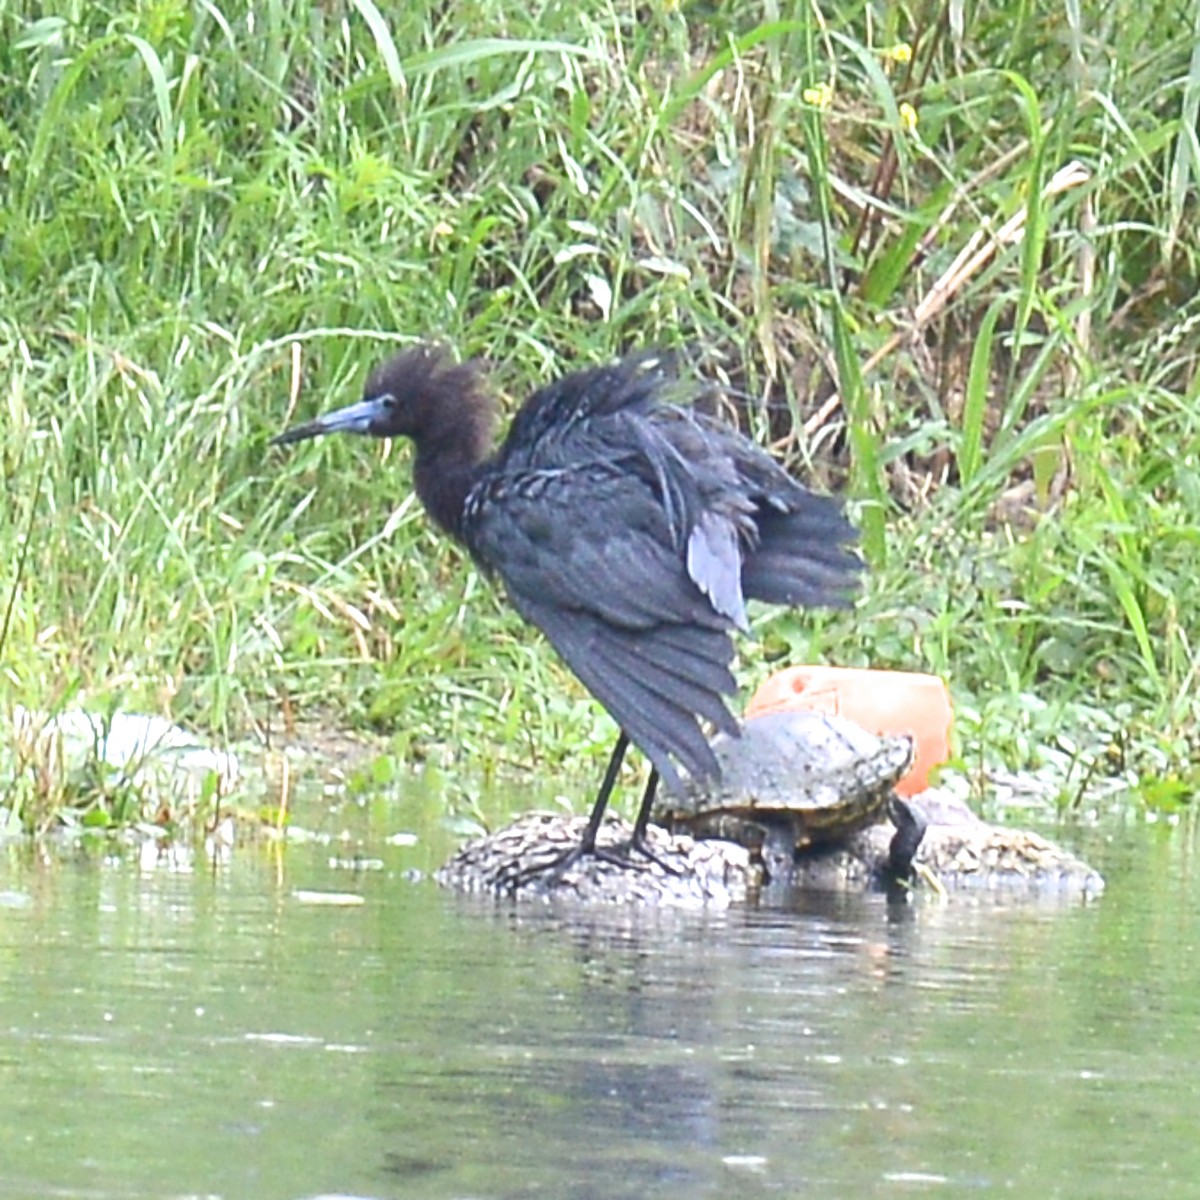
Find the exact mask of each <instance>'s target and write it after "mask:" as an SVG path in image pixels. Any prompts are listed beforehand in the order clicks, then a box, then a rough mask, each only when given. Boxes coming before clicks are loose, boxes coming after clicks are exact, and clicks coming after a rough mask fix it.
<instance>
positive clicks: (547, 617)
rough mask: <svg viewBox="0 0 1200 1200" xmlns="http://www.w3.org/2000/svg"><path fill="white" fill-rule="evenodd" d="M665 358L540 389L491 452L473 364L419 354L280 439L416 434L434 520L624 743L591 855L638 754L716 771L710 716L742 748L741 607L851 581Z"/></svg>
mask: <svg viewBox="0 0 1200 1200" xmlns="http://www.w3.org/2000/svg"><path fill="white" fill-rule="evenodd" d="M677 390H678V385H677V384H676V382H675V381H674V379H673V378H672V375H671V373H670V371H669V369H668V368H667V367H666V366H665V365H664V363H663V362H662V361H661V360H660V359H657V358H653V357H651V356H648V355H642V356H635V357H632V358H627V359H625V360H623V361H620V362H616V363H614V364H612V365H609V366H603V367H594V368H590V369H587V370H582V371H576V372H574V373H573V374H570V375H567V376H564V377H563V378H561V379H558V380H556V381H555V382H553V383H550V384H547V385H546V386H545V387H543V388H541V389H540V390H538V391H537V392H535V393H534V394H533V395H532V396H531V397H530V398H529V399H528V400H527V401H526V402H525V403H524V405H522V407H521V409H520V411H519V412H518V413H517V415H516V417H515V418H514V420H513V422H512V425H511V427H510V428H509V431H508V435H507V437H506V438H505V439H504V441H503V442H502V443H501V444H500V445H499V447H498V448H496V449H494V450H493V448H492V446H493V443H492V430H493V424H494V416H495V405H494V402H493V400H492V399H491V397H490V395H489V394H488V392H487V390H486V389H485V387H484V382H483V379H482V375H481V369H480V367H479V365H478V364H477V363H474V362H467V363H462V364H455V363H453V362H451V361H450V360H449V359H448V358H447V357H446V356H445V354H444V352H443V351H441V350H440V349H438V348H435V347H431V346H425V345H422V346H417V347H414V348H413V349H410V350H406V351H404V352H403V353H401V354H398V355H396V356H395V357H394V358H392V359H389V360H388V361H387V362H385V363H383V364H382V365H381V366H379V367H377V368H376V369H375V370H374V371H373V372H372V373H371V375H370V376H369V378H368V379H367V383H366V388H365V390H364V397H363V399H362V400H361V401H359V402H358V403H357V404H352V405H350V406H349V407H347V408H343V409H340V410H338V411H337V412H332V413H329V414H327V415H326V416H323V417H319V418H317V420H315V421H311V422H309V423H308V424H305V425H299V426H296V427H295V428H292V429H289V430H287V431H286V432H284V433H281V434H279V436H278V437H276V438H275V439H274V442H275V443H276V444H282V443H287V442H295V441H299V440H301V439H302V438H310V437H316V436H318V435H320V434H325V433H336V432H345V433H360V434H369V435H371V436H373V437H383V438H387V437H407V438H410V439H411V440H412V442H413V445H414V447H415V450H416V459H415V463H414V466H413V481H414V484H415V486H416V491H417V495H418V496H419V497H420V499H421V502H422V503H423V504H424V506H425V509H426V511H427V512H428V513H429V515H430V516H431V517H432V518H433V520H434V521H435V522H436V523H437V524H438V525H440V526H441V527H442V529H444V530H445V531H446V532H447V533H449V534H450V535H451V536H452V537H454V538H455V539H456V540H458V541H459V542H461V543H462V545H463V546H465V547H466V549H467V550H468V551H469V552H470V554H471V557H472V558H473V559H474V560H475V562H476V563H478V564H479V566H480V567H481V568H482V569H483V570H484V571H485V572H486V573H487V574H489V575H491V576H498V577H499V578H500V579H501V580H503V582H504V586H505V589H506V590H507V592H508V595H509V597H510V599H511V600H512V603H513V604H514V605H515V606H516V609H517V611H518V612H519V613H520V614H521V616H522V617H524V618H525V620H527V621H528V622H530V624H532V625H536V626H537V627H538V628H539V629H540V630H541V631H542V632H543V633H544V634H545V635H546V637H547V638H549V640H550V643H551V644H552V645H553V646H554V648H555V649H556V650H557V651H558V653H559V654H560V655H561V656H562V657H563V659H564V660H565V662H566V663H567V665H568V666H569V667H570V668H571V670H572V671H574V672H575V674H576V675H577V676H578V677H579V679H580V680H581V681H582V682H583V684H584V686H585V687H587V689H588V690H589V691H590V692H591V693H592V695H593V696H595V697H596V699H597V700H599V701H600V703H601V704H602V705H604V707H605V708H606V709H607V710H608V711H609V713H610V714H611V715H612V717H613V719H614V720H615V721H616V722H617V724H618V725H619V726H620V729H621V735H620V737H619V739H618V741H617V745H616V747H615V748H614V750H613V755H612V759H611V760H610V762H609V765H608V769H607V771H606V773H605V777H604V782H603V783H602V785H601V788H600V792H599V795H598V796H597V798H596V802H595V805H594V807H593V810H592V817H591V821H590V822H589V825H588V830H587V833H586V835H585V837H584V841H583V844H582V846H581V848H580V849H581V851H582V852H585V853H588V852H595V850H596V845H595V839H596V832H597V830H598V829H599V826H600V820H601V818H602V816H603V813H604V809H605V806H606V804H607V802H608V798H609V794H610V793H611V791H612V787H613V784H614V782H615V779H616V776H617V771H618V769H619V767H620V764H621V760H622V758H623V757H624V753H625V750H626V747H627V744H628V742H630V741H632V742H633V743H634V745H636V746H638V747H639V748H640V749H641V750H642V751H643V752H644V753H645V755H646V756H647V758H649V759H650V762H651V764H652V766H653V768H654V770H653V771H652V772H651V776H650V782H649V784H648V786H647V788H646V794H645V796H644V797H643V799H642V806H641V809H640V810H639V813H638V820H637V823H636V825H635V834H634V844H635V845H640V844H641V836H642V834H643V833H644V831H645V827H646V822H647V821H648V819H649V816H650V809H651V806H652V804H653V799H654V791H655V787H656V784H657V778H658V776H659V775H661V776H662V778H663V779H664V780H665V781H666V783H667V784H668V786H671V787H677V786H678V784H679V777H678V773H677V768H678V767H680V766H681V767H682V768H683V769H684V770H685V771H686V772H687V774H688V775H689V776H691V777H693V778H704V777H708V776H712V775H714V774H715V773H716V772H717V763H716V760H715V758H714V757H713V753H712V750H711V749H710V748H709V744H708V739H707V738H706V736H705V734H704V731H703V728H702V726H701V722H702V721H710V722H712V724H713V725H715V726H716V727H717V728H718V729H722V730H725V731H726V732H728V733H731V734H736V733H737V731H738V724H737V721H736V720H735V719H734V717H733V716H732V714H731V713H730V712H729V709H728V708H727V707H726V706H725V702H724V700H723V699H722V697H723V696H724V695H727V694H728V693H730V692H732V691H733V690H734V688H735V683H734V678H733V675H732V673H731V672H730V670H729V663H730V661H731V660H732V658H733V642H732V639H731V636H730V635H731V633H732V631H733V630H734V629H745V628H746V627H747V623H746V608H745V601H746V600H747V599H756V600H766V601H770V602H772V603H775V604H785V605H791V606H810V605H840V604H845V603H846V602H847V601H848V599H849V597H850V596H851V594H852V592H853V589H854V587H855V585H856V582H857V574H858V570H859V566H860V563H859V560H858V558H857V556H856V555H855V554H854V552H853V549H852V547H853V543H854V540H855V534H854V529H853V528H852V526H851V525H850V524H849V522H848V521H847V520H846V518H845V517H844V516H843V515H842V511H841V507H840V505H839V504H838V503H837V502H836V501H835V500H833V499H831V498H829V497H827V496H819V495H816V494H815V493H813V492H810V491H809V490H808V489H807V488H804V487H802V486H801V485H800V484H799V483H797V482H796V481H795V480H794V479H792V478H791V476H789V475H788V474H787V473H786V472H785V471H784V470H783V469H782V467H780V466H779V465H778V464H777V463H776V462H775V461H774V460H773V459H772V458H771V457H770V456H769V455H768V454H766V453H765V452H764V451H763V450H761V449H760V448H759V447H758V446H757V445H755V444H754V443H753V442H751V441H749V440H748V439H747V438H745V437H743V436H742V435H741V434H740V433H738V432H737V431H736V430H734V429H731V428H729V427H728V426H726V425H724V424H722V423H720V422H718V421H716V420H714V419H712V418H710V417H707V416H703V415H701V414H699V413H697V412H694V411H692V410H690V409H687V408H682V407H679V406H677V405H675V404H672V403H669V402H668V398H667V397H668V394H669V393H671V392H672V391H677Z"/></svg>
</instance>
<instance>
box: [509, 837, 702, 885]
mask: <svg viewBox="0 0 1200 1200" xmlns="http://www.w3.org/2000/svg"><path fill="white" fill-rule="evenodd" d="M635 853H636V854H640V855H641V856H642V857H643V858H645V859H646V860H648V862H649V863H652V864H653V865H654V866H656V867H658V869H659V870H660V871H663V872H665V873H666V874H668V875H682V874H683V873H684V872H682V871H681V870H680V869H679V868H678V867H675V866H672V865H671V864H670V863H669V862H667V861H665V860H664V859H663V858H661V857H659V855H658V854H656V853H655V852H654V851H653V850H652V849H651V848H650V845H649V843H648V842H647V840H646V838H645V837H644V836H635V837H632V838H630V839H629V841H627V842H621V843H618V844H617V845H614V846H597V845H586V844H581V845H578V846H572V847H571V849H570V850H567V851H565V852H564V853H563V854H560V855H559V856H558V857H557V858H552V859H551V860H550V861H549V862H545V863H538V864H537V865H536V866H527V867H520V868H517V869H515V870H512V871H509V872H506V873H502V874H500V875H498V876H497V878H496V884H495V887H496V891H497V892H499V893H501V894H503V895H506V896H515V895H516V894H517V892H519V891H520V890H521V889H522V888H523V887H525V886H526V884H529V883H531V882H533V880H535V879H541V880H542V881H543V886H544V887H545V888H546V890H550V889H552V888H553V887H554V885H555V884H556V883H558V882H559V881H560V880H561V879H562V878H563V876H565V875H566V873H567V872H568V871H569V870H570V869H571V868H572V867H573V866H575V865H576V864H577V863H579V862H581V861H582V860H583V859H585V858H595V859H598V860H599V861H600V862H605V863H609V864H610V865H612V866H614V867H618V868H620V869H621V870H623V871H639V870H645V864H643V863H640V862H638V861H637V860H635V859H634V857H633V855H634V854H635Z"/></svg>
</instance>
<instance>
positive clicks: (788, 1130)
mask: <svg viewBox="0 0 1200 1200" xmlns="http://www.w3.org/2000/svg"><path fill="white" fill-rule="evenodd" d="M1191 845H1192V842H1191V839H1190V836H1189V834H1188V833H1187V831H1177V832H1176V833H1175V834H1174V835H1165V834H1160V833H1157V832H1150V833H1147V832H1146V831H1144V830H1137V831H1134V832H1133V833H1131V834H1129V835H1126V836H1124V837H1123V839H1122V840H1121V841H1119V842H1117V843H1116V844H1115V845H1114V846H1110V847H1108V848H1107V850H1106V849H1105V847H1103V846H1100V847H1093V848H1092V851H1093V853H1094V854H1095V856H1096V857H1097V858H1098V859H1100V860H1102V864H1103V865H1104V866H1106V867H1107V869H1108V871H1109V874H1110V886H1109V889H1108V892H1107V893H1106V895H1105V896H1104V898H1103V900H1102V901H1101V902H1100V903H1099V904H1096V905H1093V906H1089V907H1083V906H1071V907H1066V908H1056V907H1051V906H1042V907H1038V906H1021V905H1016V904H1011V903H1009V904H1004V903H995V902H992V901H988V900H986V899H981V898H978V897H974V898H972V899H970V900H969V901H968V900H962V901H960V902H952V903H950V904H947V905H939V904H936V903H918V904H915V905H912V906H910V907H899V908H897V907H889V906H888V905H887V904H885V903H884V902H883V900H882V899H881V898H879V897H861V896H860V897H836V898H829V897H827V898H810V899H808V900H806V901H805V902H803V903H802V904H800V905H798V906H797V907H796V909H795V910H794V911H790V912H783V911H767V910H762V911H754V910H743V911H737V910H734V911H730V912H725V913H721V914H715V915H711V916H706V915H703V914H700V915H698V914H689V913H678V912H650V913H634V912H624V911H617V912H612V911H603V912H578V911H575V912H572V911H570V910H565V909H563V910H557V909H555V908H553V907H551V906H545V907H538V906H530V907H521V908H513V907H508V906H504V905H494V904H491V903H485V902H479V901H472V900H468V899H464V898H460V897H455V896H451V895H447V894H445V893H442V892H440V891H439V890H438V889H437V888H436V887H434V886H433V885H431V884H417V885H413V884H408V883H405V882H404V881H403V879H402V875H403V873H404V871H405V870H406V869H407V868H408V867H409V866H411V865H412V862H413V858H412V852H411V851H410V850H409V849H407V848H404V847H389V846H375V845H372V846H369V847H364V848H363V856H364V859H379V860H381V861H382V863H383V866H384V869H383V870H370V871H364V872H358V873H355V872H351V871H347V870H341V869H337V866H336V863H335V864H334V865H332V866H331V857H333V856H331V855H330V854H329V852H328V851H326V850H321V849H319V848H316V847H291V848H289V849H288V850H287V851H286V852H266V851H258V850H246V849H242V850H239V851H237V852H236V853H235V854H234V855H233V857H232V860H231V861H230V862H229V863H228V864H227V865H224V866H222V867H220V868H218V869H216V870H215V871H211V872H209V871H201V870H198V871H196V872H194V873H190V874H189V873H182V872H179V871H170V870H146V869H139V864H138V862H137V861H136V856H134V859H133V861H129V862H125V861H122V860H121V859H119V858H113V857H110V858H108V859H103V858H100V857H93V856H87V855H81V856H79V859H78V861H71V862H63V861H48V860H44V859H41V858H35V857H33V856H31V855H28V854H23V853H20V852H17V851H12V852H10V853H9V855H8V857H7V858H6V859H4V860H3V863H2V870H0V894H2V895H3V896H4V897H6V898H7V899H6V900H5V901H4V905H3V907H0V1195H13V1196H26V1195H41V1194H47V1193H50V1192H53V1193H54V1194H57V1195H61V1196H79V1197H82V1196H87V1197H89V1198H90V1197H110V1196H111V1197H143V1196H144V1197H159V1196H164V1195H176V1196H182V1195H212V1196H231V1197H234V1196H245V1195H254V1196H256V1197H263V1198H265V1200H270V1198H272V1197H303V1196H314V1195H318V1194H330V1195H332V1194H341V1195H360V1196H403V1197H430V1198H442V1197H445V1198H447V1200H449V1198H451V1197H526V1196H553V1197H563V1196H571V1197H597V1198H599V1197H604V1198H606V1200H610V1198H623V1197H634V1196H638V1197H668V1196H670V1197H679V1196H687V1197H693V1196H700V1197H703V1196H714V1197H715V1196H721V1197H726V1196H728V1197H735V1198H736V1197H756V1196H767V1195H797V1194H814V1195H817V1194H820V1195H830V1196H872V1195H885V1194H886V1195H888V1196H892V1195H894V1194H895V1193H896V1191H897V1189H899V1190H901V1191H902V1192H904V1193H906V1194H907V1193H911V1192H915V1193H918V1194H924V1193H926V1192H929V1191H936V1192H941V1193H943V1194H949V1193H953V1194H958V1193H960V1192H964V1191H970V1192H972V1193H975V1192H1003V1193H1005V1194H1006V1195H1030V1196H1042V1195H1057V1196H1065V1197H1076V1196H1078V1197H1094V1196H1106V1195H1111V1196H1125V1195H1130V1194H1135V1193H1136V1194H1147V1195H1149V1194H1153V1195H1155V1196H1170V1195H1180V1196H1183V1195H1188V1194H1190V1192H1191V1189H1192V1180H1193V1179H1194V1178H1195V1177H1196V1174H1197V1172H1198V1171H1200V1151H1198V1150H1197V1149H1196V1146H1195V1139H1194V1138H1193V1137H1192V1136H1191V1130H1190V1122H1191V1120H1192V1117H1191V1114H1192V1113H1194V1111H1195V1097H1194V1095H1193V1084H1192V1077H1193V1075H1194V1072H1192V1071H1190V1070H1188V1069H1181V1067H1180V1064H1186V1063H1189V1062H1193V1061H1195V1059H1196V1058H1197V1056H1198V1055H1200V1000H1198V998H1197V994H1196V989H1195V988H1194V986H1193V981H1192V978H1191V963H1192V962H1194V961H1195V959H1196V950H1197V941H1198V940H1200V939H1198V936H1197V933H1198V929H1200V924H1198V922H1200V917H1198V916H1197V914H1198V913H1200V905H1198V904H1197V903H1196V899H1197V897H1196V896H1195V894H1194V885H1193V883H1192V879H1193V873H1192V872H1191V871H1190V870H1189V869H1188V867H1189V865H1190V858H1189V856H1190V852H1191ZM336 857H337V858H340V859H343V860H347V859H349V858H352V857H353V856H351V855H348V854H345V853H342V852H339V854H338V855H337V856H336ZM142 867H143V868H144V867H145V864H142ZM321 892H337V893H347V892H353V893H357V894H359V895H361V896H362V898H363V900H364V903H363V904H362V905H361V906H358V907H339V906H327V905H317V904H311V903H303V902H301V900H300V899H298V898H297V897H298V896H303V895H304V894H305V893H321Z"/></svg>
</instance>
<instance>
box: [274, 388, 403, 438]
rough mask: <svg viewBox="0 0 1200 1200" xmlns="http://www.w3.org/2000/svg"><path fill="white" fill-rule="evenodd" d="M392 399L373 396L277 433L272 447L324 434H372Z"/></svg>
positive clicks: (385, 396)
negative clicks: (373, 425) (373, 426)
mask: <svg viewBox="0 0 1200 1200" xmlns="http://www.w3.org/2000/svg"><path fill="white" fill-rule="evenodd" d="M391 399H392V398H391V396H387V395H384V396H373V397H372V398H371V399H370V400H360V401H358V403H357V404H348V405H347V406H346V407H345V408H338V409H335V410H334V411H333V412H331V413H326V414H325V415H324V416H323V417H318V418H317V419H316V420H315V421H306V422H305V423H304V424H303V425H293V426H292V428H291V429H285V430H284V431H283V432H282V433H277V434H276V435H275V436H274V437H273V438H272V439H271V445H272V446H286V445H287V444H288V443H289V442H302V441H304V439H305V438H314V437H320V436H321V435H322V434H324V433H370V432H371V425H372V424H373V423H374V422H375V421H377V420H380V419H381V418H382V417H383V416H384V415H385V413H386V411H387V406H388V404H390V403H391Z"/></svg>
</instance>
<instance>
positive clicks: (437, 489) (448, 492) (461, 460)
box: [413, 451, 482, 541]
mask: <svg viewBox="0 0 1200 1200" xmlns="http://www.w3.org/2000/svg"><path fill="white" fill-rule="evenodd" d="M481 470H482V465H481V462H480V460H479V459H478V458H476V457H473V456H470V455H458V454H456V455H454V456H453V457H451V456H449V455H446V454H440V455H435V454H428V453H426V454H422V453H421V452H420V451H418V452H417V457H416V461H415V462H414V463H413V485H414V487H415V488H416V491H417V497H418V498H419V499H420V501H421V503H422V504H423V505H424V506H425V511H426V512H427V513H428V514H429V516H430V518H431V519H432V520H433V522H434V523H435V524H436V525H438V526H439V527H440V528H442V529H444V530H445V531H446V532H447V533H448V534H450V536H451V537H453V538H455V539H456V540H458V541H462V515H463V505H464V504H465V503H466V499H467V493H468V492H469V491H470V490H471V488H472V487H473V486H474V485H475V481H476V480H477V479H478V478H479V474H480V471H481Z"/></svg>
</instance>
